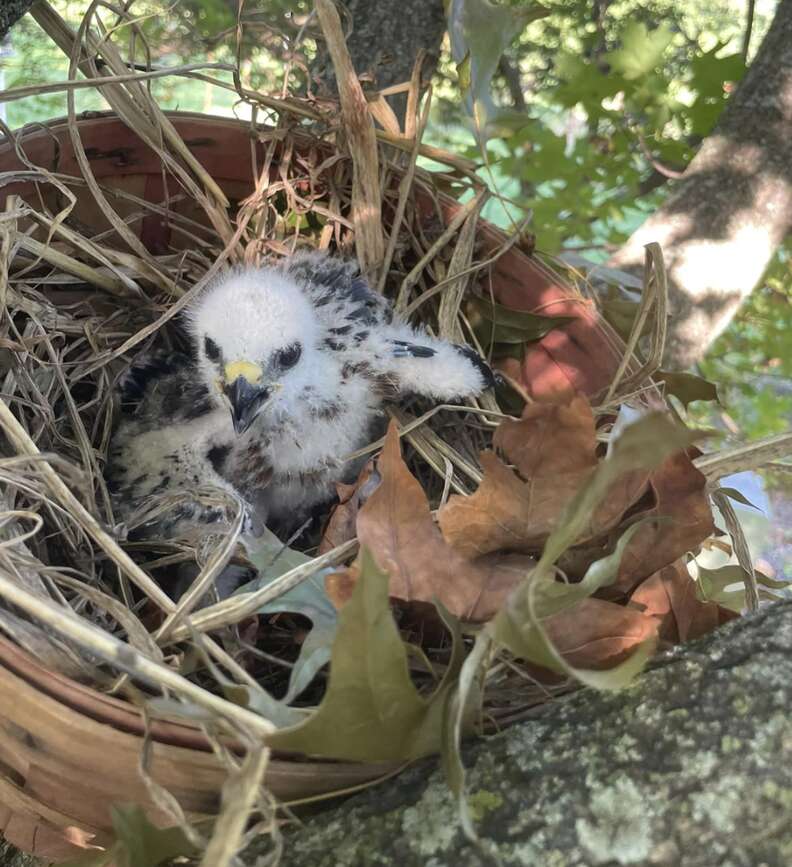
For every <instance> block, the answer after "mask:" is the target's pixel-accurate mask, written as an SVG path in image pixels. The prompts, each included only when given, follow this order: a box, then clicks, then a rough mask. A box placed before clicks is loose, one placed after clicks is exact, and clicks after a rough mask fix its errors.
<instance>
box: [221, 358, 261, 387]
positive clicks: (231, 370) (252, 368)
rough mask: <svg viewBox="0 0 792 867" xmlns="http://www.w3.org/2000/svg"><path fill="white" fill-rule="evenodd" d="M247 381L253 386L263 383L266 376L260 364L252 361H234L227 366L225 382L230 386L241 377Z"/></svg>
mask: <svg viewBox="0 0 792 867" xmlns="http://www.w3.org/2000/svg"><path fill="white" fill-rule="evenodd" d="M240 376H241V377H242V378H243V379H246V380H247V381H248V382H249V383H250V384H251V385H256V384H257V383H259V382H261V378H262V377H263V376H264V371H263V370H262V369H261V368H260V367H259V365H258V364H254V363H253V362H252V361H232V362H231V363H230V364H226V366H225V380H226V382H227V383H228V384H229V385H230V384H231V383H232V382H236V381H237V379H239V377H240Z"/></svg>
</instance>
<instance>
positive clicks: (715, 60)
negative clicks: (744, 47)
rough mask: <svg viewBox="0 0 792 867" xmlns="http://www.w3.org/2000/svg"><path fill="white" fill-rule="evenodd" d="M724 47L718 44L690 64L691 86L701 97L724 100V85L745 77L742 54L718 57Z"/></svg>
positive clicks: (722, 44)
mask: <svg viewBox="0 0 792 867" xmlns="http://www.w3.org/2000/svg"><path fill="white" fill-rule="evenodd" d="M723 47H724V43H722V42H721V43H718V44H717V45H716V46H715V47H714V48H712V49H711V50H710V51H706V52H705V53H704V54H701V55H699V56H698V57H694V58H693V60H692V61H691V62H690V71H691V72H692V80H691V84H692V86H693V87H694V88H695V89H696V90H697V91H698V92H699V95H700V96H703V97H713V98H718V99H723V98H724V97H725V93H724V90H723V85H724V83H725V82H727V81H739V80H740V79H741V78H742V77H743V75H745V62H744V60H743V58H742V55H741V54H727V55H726V56H725V57H716V55H717V54H718V52H719V51H721V50H722V49H723Z"/></svg>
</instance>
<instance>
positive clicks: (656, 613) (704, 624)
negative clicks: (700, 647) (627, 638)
mask: <svg viewBox="0 0 792 867" xmlns="http://www.w3.org/2000/svg"><path fill="white" fill-rule="evenodd" d="M630 605H631V607H635V608H638V609H639V610H641V611H642V612H643V614H644V615H645V617H646V618H648V619H653V620H655V622H657V623H658V631H659V636H660V638H661V640H663V641H668V642H670V643H672V644H676V643H678V642H680V641H689V640H692V639H694V638H700V637H701V636H702V635H706V634H707V633H708V632H712V630H713V629H715V628H716V627H718V626H720V625H721V624H722V623H725V622H726V621H727V620H731V619H732V618H734V617H736V616H737V615H736V614H735V613H734V612H732V611H729V610H728V609H726V608H722V607H721V606H720V605H718V604H716V603H715V602H704V601H702V600H701V599H700V598H699V596H698V594H697V593H696V582H695V581H694V580H693V579H692V578H691V576H690V573H689V572H688V568H687V565H686V563H685V560H684V559H683V558H680V559H679V560H676V561H675V562H673V563H670V564H669V565H668V566H664V567H663V568H662V569H660V570H658V571H657V572H655V573H654V575H651V576H650V577H649V578H647V579H646V581H644V582H643V583H642V584H641V585H640V586H639V587H638V589H637V590H636V591H635V592H634V593H633V594H632V597H631V598H630Z"/></svg>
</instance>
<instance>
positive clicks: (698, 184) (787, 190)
mask: <svg viewBox="0 0 792 867" xmlns="http://www.w3.org/2000/svg"><path fill="white" fill-rule="evenodd" d="M790 228H792V0H781V2H780V3H779V5H778V8H777V10H776V15H775V19H774V20H773V23H772V26H771V27H770V30H769V31H768V33H767V35H766V36H765V38H764V41H763V42H762V45H761V46H760V48H759V51H758V53H757V55H756V58H755V59H754V61H753V63H752V64H751V67H750V69H749V70H748V72H747V73H746V75H745V78H744V79H743V80H742V81H741V82H740V84H739V85H738V87H737V88H736V90H735V92H734V94H733V95H732V97H731V99H730V100H729V103H728V105H727V107H726V109H725V111H724V113H723V116H722V117H721V120H720V121H719V123H718V125H717V127H716V129H715V131H714V133H713V134H712V135H711V136H709V137H708V138H707V139H706V140H705V142H704V144H703V145H702V146H701V149H700V150H699V152H698V154H696V157H695V158H694V159H693V161H692V162H691V163H690V166H689V167H688V169H687V170H686V172H685V174H684V177H683V178H682V180H680V181H679V182H678V183H677V185H676V189H675V191H674V192H673V194H672V195H671V197H670V198H669V199H668V200H667V201H666V202H665V204H664V205H663V206H662V207H661V208H659V209H658V211H657V212H656V213H655V214H653V215H652V216H651V217H650V218H649V219H648V220H647V221H646V222H645V223H644V224H643V225H642V226H641V227H640V228H639V229H638V230H637V231H636V232H635V233H634V234H633V236H632V237H631V238H630V239H629V240H628V241H627V243H626V244H625V245H624V247H622V248H621V249H620V250H619V251H618V252H617V253H616V254H615V255H614V256H613V257H612V258H611V260H610V261H609V262H608V264H609V265H611V266H612V267H615V268H622V269H625V270H630V269H633V268H637V267H639V266H640V265H641V263H642V262H643V256H644V253H643V248H644V245H645V244H647V243H649V242H650V241H657V242H659V243H660V244H661V245H662V247H663V252H664V255H665V259H666V266H667V269H668V276H669V293H670V301H671V309H672V316H673V318H672V321H671V322H670V330H669V342H668V345H667V354H666V355H667V357H666V362H665V363H666V366H668V367H675V368H685V367H688V366H690V365H691V364H693V363H694V362H696V361H697V360H699V359H700V358H702V357H703V355H704V354H705V352H706V351H707V348H708V347H709V346H710V345H711V343H712V342H713V341H714V340H715V338H716V337H717V336H718V335H719V334H720V333H721V332H722V331H723V330H724V329H725V328H726V326H727V325H728V324H729V322H730V321H731V319H732V317H733V316H734V314H735V313H736V312H737V309H738V307H739V306H740V304H741V302H742V301H743V300H744V299H745V298H747V297H748V295H750V293H751V292H752V291H753V289H754V288H755V287H756V286H757V284H758V283H759V281H760V279H761V277H762V274H763V273H764V271H765V269H766V268H767V266H768V264H769V263H770V260H771V259H772V257H773V255H774V254H775V252H776V250H777V248H778V246H779V245H780V244H781V243H782V241H783V240H784V237H785V236H786V235H787V233H788V232H789V230H790Z"/></svg>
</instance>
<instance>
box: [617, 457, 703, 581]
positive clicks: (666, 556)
mask: <svg viewBox="0 0 792 867" xmlns="http://www.w3.org/2000/svg"><path fill="white" fill-rule="evenodd" d="M706 482H707V480H706V478H705V477H704V476H703V475H702V474H701V473H700V472H699V471H698V470H697V469H696V468H695V467H694V466H693V462H692V460H691V459H690V457H689V456H688V455H687V454H686V453H685V452H677V453H676V454H674V455H671V457H669V458H667V459H666V460H665V461H664V462H663V464H661V466H660V467H659V468H658V469H657V470H656V471H655V472H653V473H652V474H651V476H650V479H649V484H650V487H651V489H652V491H653V493H654V506H653V508H652V509H651V510H649V511H647V512H645V513H644V516H647V515H657V516H658V517H659V518H663V520H660V521H648V522H646V524H645V525H644V526H643V527H642V528H641V529H640V530H639V531H638V533H637V534H636V535H635V537H634V538H633V539H632V540H631V541H630V544H629V545H628V546H627V550H626V551H625V552H624V557H623V558H622V562H621V567H620V569H619V577H618V580H617V582H616V585H617V586H618V587H620V588H621V589H622V590H624V591H627V592H629V591H630V590H632V589H633V588H634V587H635V585H636V584H637V583H638V582H639V581H640V580H641V579H642V578H647V577H649V576H650V575H653V573H655V572H657V571H659V570H660V569H663V568H664V567H666V566H668V565H669V564H673V563H674V562H675V561H676V560H678V559H679V558H680V557H683V556H684V555H685V554H686V553H687V552H688V551H692V550H694V549H696V548H697V547H698V546H699V545H700V544H701V543H702V542H703V541H704V540H705V539H706V538H707V537H708V536H711V535H712V534H713V533H714V532H715V522H714V520H713V517H712V509H711V508H710V504H709V498H708V496H707V493H706V490H705V486H706ZM669 519H670V520H669Z"/></svg>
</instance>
